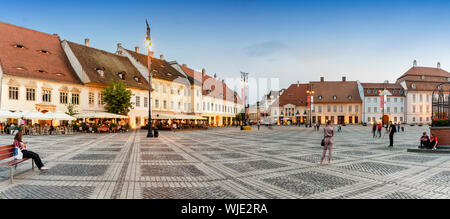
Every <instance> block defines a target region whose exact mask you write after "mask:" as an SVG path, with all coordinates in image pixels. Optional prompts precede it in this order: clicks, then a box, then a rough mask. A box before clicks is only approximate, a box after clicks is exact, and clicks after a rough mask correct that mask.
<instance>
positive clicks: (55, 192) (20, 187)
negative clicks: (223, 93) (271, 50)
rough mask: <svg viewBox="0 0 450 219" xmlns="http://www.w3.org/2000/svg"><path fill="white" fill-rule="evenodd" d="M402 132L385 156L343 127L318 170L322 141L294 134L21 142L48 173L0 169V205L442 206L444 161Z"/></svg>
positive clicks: (414, 134) (5, 139) (449, 182)
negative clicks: (386, 202)
mask: <svg viewBox="0 0 450 219" xmlns="http://www.w3.org/2000/svg"><path fill="white" fill-rule="evenodd" d="M405 128H406V132H403V133H397V134H396V136H395V141H394V148H387V145H388V140H389V139H388V138H386V137H385V138H381V139H380V138H375V139H374V138H372V133H371V129H370V127H363V126H346V127H343V132H342V133H336V136H335V145H334V147H333V159H332V164H331V165H319V164H318V162H319V160H320V157H321V154H322V147H321V146H320V141H321V139H322V137H323V132H322V131H319V132H316V131H314V129H310V128H304V127H294V126H292V127H273V129H268V128H266V127H261V130H260V131H258V130H257V129H254V130H252V131H245V132H244V131H240V130H239V128H236V127H232V128H212V129H209V130H205V131H180V132H160V136H159V138H155V139H148V138H146V134H147V132H146V131H145V130H138V131H130V132H127V133H114V134H74V135H62V136H24V140H25V141H26V142H27V143H28V146H29V149H30V150H32V151H35V152H37V153H38V154H40V156H41V158H42V160H43V161H44V163H45V164H46V166H48V167H49V168H50V171H49V172H47V173H40V172H39V171H37V170H36V171H31V164H30V161H27V162H24V163H22V164H19V165H18V166H17V169H16V170H15V171H14V184H10V183H9V168H4V167H0V199H116V198H120V199H123V198H125V199H172V198H176V199H230V198H233V199H234V198H236V199H267V198H270V199H303V198H304V199H352V198H368V199H448V198H450V171H449V169H450V156H449V155H446V154H415V153H407V152H406V150H407V149H408V148H417V146H418V138H419V137H420V136H421V133H422V132H424V131H428V130H427V127H410V126H406V127H405ZM12 139H13V136H10V135H0V145H7V144H11V141H12ZM327 155H328V153H327ZM325 163H327V158H326V160H325Z"/></svg>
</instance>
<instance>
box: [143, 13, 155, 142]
mask: <svg viewBox="0 0 450 219" xmlns="http://www.w3.org/2000/svg"><path fill="white" fill-rule="evenodd" d="M145 23H146V24H147V38H146V39H145V46H146V47H147V49H148V55H147V67H148V133H147V138H153V132H152V71H151V69H152V59H151V48H152V41H151V38H150V26H149V25H148V21H147V20H145Z"/></svg>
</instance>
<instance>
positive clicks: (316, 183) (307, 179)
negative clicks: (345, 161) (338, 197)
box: [263, 172, 356, 196]
mask: <svg viewBox="0 0 450 219" xmlns="http://www.w3.org/2000/svg"><path fill="white" fill-rule="evenodd" d="M263 181H264V182H266V183H268V184H271V185H274V186H276V187H279V188H282V189H285V190H287V191H290V192H294V193H296V194H298V195H300V196H309V195H313V194H316V193H321V192H324V191H327V190H331V189H336V188H339V187H343V186H348V185H352V184H354V183H356V181H353V180H350V179H345V178H341V177H337V176H333V175H328V174H324V173H319V172H304V173H298V174H292V175H287V176H280V177H275V178H267V179H264V180H263Z"/></svg>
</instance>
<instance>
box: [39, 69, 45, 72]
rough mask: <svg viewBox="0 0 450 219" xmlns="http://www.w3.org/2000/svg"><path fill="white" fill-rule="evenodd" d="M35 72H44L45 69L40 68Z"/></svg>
mask: <svg viewBox="0 0 450 219" xmlns="http://www.w3.org/2000/svg"><path fill="white" fill-rule="evenodd" d="M37 72H39V73H45V71H44V70H42V69H39V70H37Z"/></svg>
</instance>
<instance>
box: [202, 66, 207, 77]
mask: <svg viewBox="0 0 450 219" xmlns="http://www.w3.org/2000/svg"><path fill="white" fill-rule="evenodd" d="M205 74H206V69H204V68H203V69H202V75H203V76H205Z"/></svg>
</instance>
